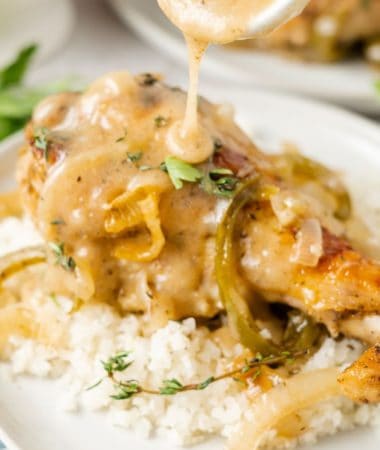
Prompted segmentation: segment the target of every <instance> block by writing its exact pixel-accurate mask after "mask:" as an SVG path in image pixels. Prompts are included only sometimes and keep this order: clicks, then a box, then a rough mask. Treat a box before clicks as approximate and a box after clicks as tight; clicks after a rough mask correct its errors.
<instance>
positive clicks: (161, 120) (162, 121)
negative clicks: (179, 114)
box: [154, 116, 169, 128]
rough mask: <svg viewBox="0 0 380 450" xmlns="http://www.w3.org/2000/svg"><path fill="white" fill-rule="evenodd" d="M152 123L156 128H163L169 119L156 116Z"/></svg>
mask: <svg viewBox="0 0 380 450" xmlns="http://www.w3.org/2000/svg"><path fill="white" fill-rule="evenodd" d="M154 123H155V125H156V127H157V128H162V127H165V126H166V125H167V124H168V123H169V119H168V118H167V117H164V116H157V117H155V119H154Z"/></svg>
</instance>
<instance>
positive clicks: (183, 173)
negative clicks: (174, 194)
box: [160, 156, 202, 189]
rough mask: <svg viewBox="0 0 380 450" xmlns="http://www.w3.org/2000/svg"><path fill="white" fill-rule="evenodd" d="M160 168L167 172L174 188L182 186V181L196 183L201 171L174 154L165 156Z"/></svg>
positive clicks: (200, 177) (200, 176) (199, 178)
mask: <svg viewBox="0 0 380 450" xmlns="http://www.w3.org/2000/svg"><path fill="white" fill-rule="evenodd" d="M160 168H161V170H164V171H165V172H167V173H168V175H169V177H170V179H171V181H172V183H173V184H174V187H175V188H176V189H181V188H182V187H183V181H188V182H189V183H196V182H197V181H199V180H201V179H202V173H201V172H200V171H199V170H198V169H197V168H196V167H194V166H192V165H191V164H188V163H187V162H185V161H182V160H181V159H178V158H176V157H175V156H168V157H166V158H165V163H164V164H162V165H161V166H160Z"/></svg>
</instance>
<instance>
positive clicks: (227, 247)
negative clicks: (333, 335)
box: [215, 178, 320, 357]
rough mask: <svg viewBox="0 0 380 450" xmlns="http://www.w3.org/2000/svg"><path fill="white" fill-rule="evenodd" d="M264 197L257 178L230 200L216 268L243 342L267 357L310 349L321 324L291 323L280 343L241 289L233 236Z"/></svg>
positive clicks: (221, 227)
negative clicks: (247, 210) (248, 209)
mask: <svg viewBox="0 0 380 450" xmlns="http://www.w3.org/2000/svg"><path fill="white" fill-rule="evenodd" d="M260 201H262V191H261V189H260V186H259V182H258V179H257V178H256V179H251V180H249V181H247V182H246V183H245V184H244V185H243V186H242V187H241V188H240V189H239V190H238V191H237V193H236V195H235V197H234V198H233V200H232V201H231V204H230V205H229V207H228V209H227V211H226V213H225V215H224V218H223V220H222V221H221V223H220V224H219V226H218V229H217V235H216V260H215V272H216V280H217V283H218V287H219V292H220V297H221V300H222V302H223V304H224V307H225V308H226V312H227V316H228V319H229V321H230V324H231V325H232V327H233V329H234V330H235V331H236V332H237V334H238V336H239V338H240V342H241V343H242V344H243V345H244V346H245V347H247V348H249V349H250V350H251V351H252V352H254V353H256V352H260V353H261V354H262V355H263V356H264V357H265V356H269V355H278V354H281V353H283V352H284V351H295V350H296V351H300V350H309V349H310V348H311V347H312V345H313V344H314V343H315V342H316V340H317V338H318V337H319V336H320V328H319V327H318V326H317V325H316V324H315V323H314V321H313V320H312V319H307V323H306V325H305V326H304V327H303V329H302V331H301V332H299V333H297V332H296V330H295V329H292V328H291V327H290V326H288V328H287V332H286V333H285V334H286V336H285V334H284V341H283V342H282V343H281V344H280V345H277V344H275V343H274V342H272V341H271V340H269V339H266V338H264V337H263V336H262V335H261V333H260V331H261V330H260V328H259V327H258V325H257V323H256V321H255V320H254V318H253V316H252V313H251V310H250V308H249V305H248V303H247V301H246V300H245V299H244V297H243V295H241V292H240V290H239V287H238V286H239V285H238V280H239V275H238V273H237V267H239V262H238V261H237V257H236V252H235V246H234V237H235V233H236V230H237V223H238V217H239V214H240V212H241V211H242V209H243V208H244V207H245V206H246V205H248V204H252V203H254V202H260Z"/></svg>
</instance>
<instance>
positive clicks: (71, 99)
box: [18, 73, 260, 325]
mask: <svg viewBox="0 0 380 450" xmlns="http://www.w3.org/2000/svg"><path fill="white" fill-rule="evenodd" d="M198 106H199V107H198V114H199V123H200V124H202V128H203V129H204V130H205V134H206V135H207V136H213V137H214V138H217V139H219V140H220V141H221V142H223V144H224V145H225V146H226V148H229V149H230V151H231V152H234V154H235V153H239V152H242V153H243V154H244V155H247V156H246V160H247V161H248V160H252V161H253V160H254V161H259V160H260V155H258V154H256V153H254V147H253V146H252V144H251V143H250V141H249V139H248V138H247V137H246V136H245V135H244V133H242V132H241V131H240V130H239V129H238V128H237V126H236V125H235V124H234V123H233V121H232V120H231V118H230V117H229V116H226V115H225V114H224V112H223V110H221V109H220V108H219V107H218V106H214V105H211V104H209V103H208V102H206V101H204V100H202V101H201V102H200V103H199V105H198ZM185 109H186V95H185V94H184V93H183V92H181V91H179V90H176V89H170V88H168V87H166V86H164V85H163V84H162V83H160V82H159V81H158V80H156V79H154V78H153V77H147V76H146V77H136V78H134V77H132V76H130V75H129V74H128V73H114V74H109V75H107V76H105V77H103V78H101V79H100V80H98V81H96V82H95V83H94V84H93V85H92V86H90V88H89V89H88V90H87V91H86V92H85V93H84V94H83V95H76V94H74V95H73V94H62V95H55V96H52V97H49V98H48V99H46V100H44V101H43V102H42V103H41V104H40V105H39V107H37V109H36V110H35V112H34V116H33V122H32V124H31V125H30V127H29V131H28V132H27V140H28V141H29V142H32V141H33V139H32V136H33V130H35V129H39V128H47V129H48V134H47V140H48V141H49V155H50V156H49V161H48V164H47V163H46V160H45V159H44V157H43V156H41V155H40V156H39V155H38V154H37V155H36V153H35V149H34V148H31V147H28V146H26V147H25V149H24V150H23V152H22V154H21V157H20V159H19V162H18V180H19V184H20V187H21V191H22V200H23V204H24V206H25V208H26V209H27V210H28V211H29V213H30V215H31V216H32V217H33V218H34V219H35V222H36V224H37V227H38V228H39V230H40V231H41V233H42V234H43V236H44V238H45V240H46V242H62V243H64V244H65V253H66V254H67V255H70V256H72V257H73V258H74V260H75V261H76V264H77V269H78V270H76V271H75V273H69V272H67V271H65V270H63V269H62V267H60V266H58V265H57V264H56V261H55V257H54V255H52V257H51V264H49V267H48V270H47V278H46V283H45V285H46V286H47V289H48V290H49V292H56V290H57V289H58V290H59V292H60V293H61V292H62V293H63V294H67V295H70V296H73V297H80V298H82V299H93V300H99V301H103V302H104V301H108V302H111V303H113V304H115V303H116V304H117V305H118V306H119V307H120V308H121V309H122V310H124V311H133V312H148V311H149V312H150V317H154V318H155V320H154V321H153V322H154V323H155V324H156V325H157V324H162V323H165V320H167V319H168V318H170V319H178V318H182V317H187V316H202V317H208V316H213V315H214V314H216V312H217V311H218V308H219V306H218V305H219V299H218V291H217V288H216V286H215V280H214V273H213V260H214V237H213V236H214V233H215V226H216V222H217V218H216V213H215V210H219V208H218V207H217V206H218V202H219V200H218V199H217V198H216V197H215V196H213V195H207V194H205V193H204V192H203V191H202V190H201V189H200V188H199V186H198V185H196V184H195V183H194V184H191V183H186V184H185V185H184V187H183V189H180V190H175V189H174V186H173V184H172V182H171V181H170V179H169V177H168V175H167V174H166V173H165V172H163V171H162V170H160V169H159V166H160V164H161V163H162V162H163V161H164V160H165V158H166V157H167V156H168V155H170V148H169V147H168V144H167V133H168V130H169V129H170V127H171V124H173V123H179V124H182V119H183V117H184V114H185ZM157 117H162V118H164V119H165V121H164V124H161V125H159V126H158V125H157V120H156V119H157ZM28 133H29V134H28ZM136 154H139V159H138V161H135V162H133V161H131V160H130V159H128V156H131V155H136ZM241 158H245V157H243V156H241V157H240V159H239V158H238V161H240V160H241ZM243 161H245V159H243ZM248 165H249V163H248V162H247V163H246V166H248ZM144 166H145V167H147V168H148V169H149V170H141V167H144ZM139 189H141V190H142V192H145V191H146V192H148V193H149V192H152V193H153V194H154V195H155V196H157V197H158V199H159V205H158V206H159V220H160V223H161V228H162V231H163V234H164V236H165V246H164V247H163V248H162V251H161V252H160V254H159V255H157V256H156V257H155V258H154V259H152V260H151V261H140V262H137V261H135V260H131V259H128V258H125V259H122V258H117V257H115V248H117V247H118V246H119V245H125V246H129V247H128V248H130V247H131V246H133V245H137V244H138V243H140V242H141V243H143V244H145V243H146V244H147V245H148V246H149V242H150V239H151V236H150V235H149V232H148V230H147V229H146V227H145V226H143V224H141V223H140V221H136V222H135V225H136V226H133V227H132V228H130V229H128V228H126V229H123V228H120V230H115V229H113V231H112V232H108V231H107V230H106V228H105V223H106V222H107V214H108V213H109V211H110V208H111V205H112V203H113V202H114V201H115V199H117V198H118V197H120V196H122V195H123V194H126V195H129V194H131V195H135V194H134V193H136V197H135V198H136V200H141V199H139ZM135 207H136V203H130V204H126V205H125V209H124V210H121V214H122V215H123V214H126V213H130V211H132V212H133V210H134V208H135ZM205 218H209V219H208V220H205ZM190 225H191V226H190ZM74 277H77V279H76V280H75V278H74ZM78 281H79V283H78ZM78 284H79V287H78ZM66 289H67V290H68V291H66ZM74 289H75V292H73V290H74Z"/></svg>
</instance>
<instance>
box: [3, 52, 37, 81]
mask: <svg viewBox="0 0 380 450" xmlns="http://www.w3.org/2000/svg"><path fill="white" fill-rule="evenodd" d="M36 51H37V45H34V44H33V45H29V46H28V47H25V48H23V49H22V50H21V51H20V52H19V54H18V55H17V56H16V58H15V60H14V61H12V62H11V63H10V64H8V65H7V66H5V67H4V68H3V69H1V70H0V89H5V88H8V87H10V86H15V85H18V84H20V83H21V82H22V81H23V79H24V76H25V73H26V71H27V69H28V67H29V64H30V63H31V61H32V58H33V56H34V54H35V53H36Z"/></svg>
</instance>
